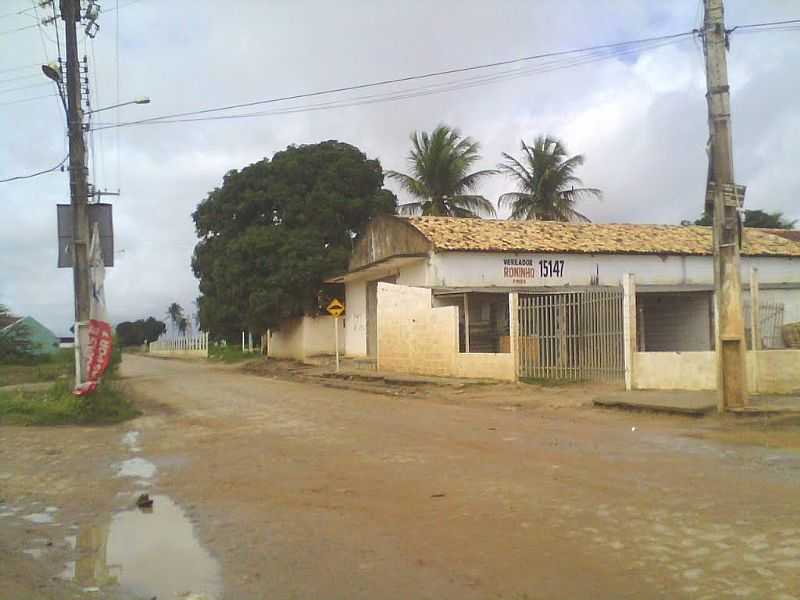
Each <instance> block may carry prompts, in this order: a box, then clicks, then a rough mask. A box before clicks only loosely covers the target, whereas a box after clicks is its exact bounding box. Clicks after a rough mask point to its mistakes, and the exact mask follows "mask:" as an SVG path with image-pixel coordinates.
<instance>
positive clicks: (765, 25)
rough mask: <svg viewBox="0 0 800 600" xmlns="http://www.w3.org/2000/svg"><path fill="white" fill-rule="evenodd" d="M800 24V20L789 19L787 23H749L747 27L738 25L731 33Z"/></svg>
mask: <svg viewBox="0 0 800 600" xmlns="http://www.w3.org/2000/svg"><path fill="white" fill-rule="evenodd" d="M795 23H800V19H787V20H785V21H767V22H765V23H748V24H747V25H737V26H736V27H734V28H733V29H731V30H730V31H737V30H739V29H755V28H757V27H769V26H772V25H792V24H795Z"/></svg>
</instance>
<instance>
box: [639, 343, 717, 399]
mask: <svg viewBox="0 0 800 600" xmlns="http://www.w3.org/2000/svg"><path fill="white" fill-rule="evenodd" d="M716 361H717V358H716V354H715V353H714V352H710V351H709V352H636V353H635V354H634V355H633V389H638V390H713V389H716V387H717V371H716V369H717V367H716V365H717V362H716Z"/></svg>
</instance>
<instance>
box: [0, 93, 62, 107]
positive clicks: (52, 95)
mask: <svg viewBox="0 0 800 600" xmlns="http://www.w3.org/2000/svg"><path fill="white" fill-rule="evenodd" d="M43 98H58V94H45V95H43V96H33V97H32V98H21V99H19V100H12V101H11V102H0V106H9V105H11V104H22V103H23V102H32V101H33V100H42V99H43Z"/></svg>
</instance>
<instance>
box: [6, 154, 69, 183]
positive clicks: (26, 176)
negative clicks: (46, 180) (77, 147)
mask: <svg viewBox="0 0 800 600" xmlns="http://www.w3.org/2000/svg"><path fill="white" fill-rule="evenodd" d="M68 158H69V154H67V155H66V156H65V157H64V158H62V159H61V162H59V163H58V164H57V165H56V166H54V167H50V168H49V169H45V170H43V171H37V172H36V173H30V174H29V175H17V176H16V177H9V178H8V179H0V183H8V182H9V181H19V180H20V179H32V178H33V177H38V176H39V175H45V174H46V173H52V172H53V171H57V170H58V169H60V168H61V167H62V166H63V164H64V163H65V162H67V159H68Z"/></svg>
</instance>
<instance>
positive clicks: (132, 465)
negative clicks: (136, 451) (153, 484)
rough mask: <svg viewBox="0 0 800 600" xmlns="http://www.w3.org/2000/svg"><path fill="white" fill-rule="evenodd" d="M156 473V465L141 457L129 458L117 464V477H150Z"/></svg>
mask: <svg viewBox="0 0 800 600" xmlns="http://www.w3.org/2000/svg"><path fill="white" fill-rule="evenodd" d="M155 474H156V466H155V465H154V464H153V463H151V462H150V461H149V460H145V459H143V458H139V457H137V458H129V459H128V460H126V461H123V462H121V463H120V464H119V466H118V468H117V477H138V478H141V479H150V478H152V477H153V475H155Z"/></svg>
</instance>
